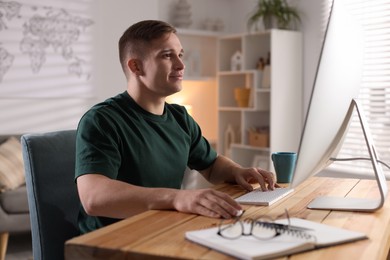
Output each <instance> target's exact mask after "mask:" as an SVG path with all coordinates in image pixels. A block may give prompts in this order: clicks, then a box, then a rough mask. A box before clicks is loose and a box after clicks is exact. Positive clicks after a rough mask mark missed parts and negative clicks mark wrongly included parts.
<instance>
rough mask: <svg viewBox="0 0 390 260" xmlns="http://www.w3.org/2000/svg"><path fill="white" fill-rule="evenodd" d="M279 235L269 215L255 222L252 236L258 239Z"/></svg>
mask: <svg viewBox="0 0 390 260" xmlns="http://www.w3.org/2000/svg"><path fill="white" fill-rule="evenodd" d="M276 235H277V232H276V229H275V226H274V223H273V220H272V219H270V218H267V217H263V218H259V219H257V220H256V221H254V222H253V225H252V236H254V237H256V238H258V239H271V238H273V237H275V236H276Z"/></svg>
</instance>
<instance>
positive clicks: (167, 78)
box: [140, 33, 185, 97]
mask: <svg viewBox="0 0 390 260" xmlns="http://www.w3.org/2000/svg"><path fill="white" fill-rule="evenodd" d="M182 58H183V47H182V46H181V43H180V41H179V38H178V37H177V36H176V34H174V33H170V34H165V35H164V36H163V37H161V38H159V39H157V40H154V41H153V42H151V44H150V46H149V47H148V48H147V49H146V55H145V58H144V59H143V66H142V67H143V75H142V76H141V77H140V79H141V81H142V82H143V84H144V85H145V87H146V88H147V89H148V90H149V91H150V92H151V93H153V94H154V95H156V96H158V97H167V96H169V95H171V94H174V93H176V92H179V91H180V90H181V89H182V80H183V74H184V68H185V66H184V63H183V60H182Z"/></svg>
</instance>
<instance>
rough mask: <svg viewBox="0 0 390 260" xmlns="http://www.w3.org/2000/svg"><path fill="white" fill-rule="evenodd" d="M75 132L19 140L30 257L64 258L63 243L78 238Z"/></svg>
mask: <svg viewBox="0 0 390 260" xmlns="http://www.w3.org/2000/svg"><path fill="white" fill-rule="evenodd" d="M75 142H76V130H64V131H57V132H50V133H41V134H25V135H23V136H22V137H21V143H22V148H23V150H22V151H23V160H24V165H25V175H26V186H27V195H28V204H29V210H30V220H31V233H32V246H33V256H34V259H36V260H52V259H64V243H65V241H66V240H68V239H70V238H72V237H74V236H77V235H79V229H78V225H77V216H78V211H79V206H80V204H79V197H78V194H77V188H76V184H75V182H74V171H75Z"/></svg>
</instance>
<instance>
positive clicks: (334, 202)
mask: <svg viewBox="0 0 390 260" xmlns="http://www.w3.org/2000/svg"><path fill="white" fill-rule="evenodd" d="M354 109H356V111H357V114H358V116H359V120H360V125H361V127H362V130H363V133H364V138H365V140H366V144H367V149H368V151H369V155H370V161H371V163H372V167H373V170H374V173H375V179H376V182H377V184H378V189H379V193H380V198H377V199H366V198H348V197H318V198H316V199H314V200H313V201H312V202H311V203H310V204H309V205H308V206H307V207H308V208H309V209H328V210H341V211H365V212H373V211H376V210H378V209H380V208H381V207H382V206H383V204H384V202H385V198H386V195H387V183H386V177H385V175H384V174H383V172H382V168H381V167H380V166H379V165H378V158H377V155H376V151H375V146H374V143H373V139H372V136H371V133H370V130H369V128H368V124H367V120H366V118H365V116H364V114H363V111H362V109H361V106H360V105H359V103H358V102H357V100H355V99H353V100H352V102H351V105H350V107H349V110H348V113H347V116H346V119H345V122H347V121H348V123H349V121H350V120H351V117H352V112H353V110H354Z"/></svg>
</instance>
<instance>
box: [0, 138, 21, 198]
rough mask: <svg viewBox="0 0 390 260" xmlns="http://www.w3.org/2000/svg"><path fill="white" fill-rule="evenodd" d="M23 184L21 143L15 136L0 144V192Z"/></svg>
mask: <svg viewBox="0 0 390 260" xmlns="http://www.w3.org/2000/svg"><path fill="white" fill-rule="evenodd" d="M23 184H25V178H24V166H23V155H22V145H21V144H20V142H19V141H18V139H16V138H15V137H10V138H8V139H7V140H6V141H5V142H4V143H2V144H0V192H1V191H4V190H10V189H15V188H17V187H19V186H21V185H23Z"/></svg>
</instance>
